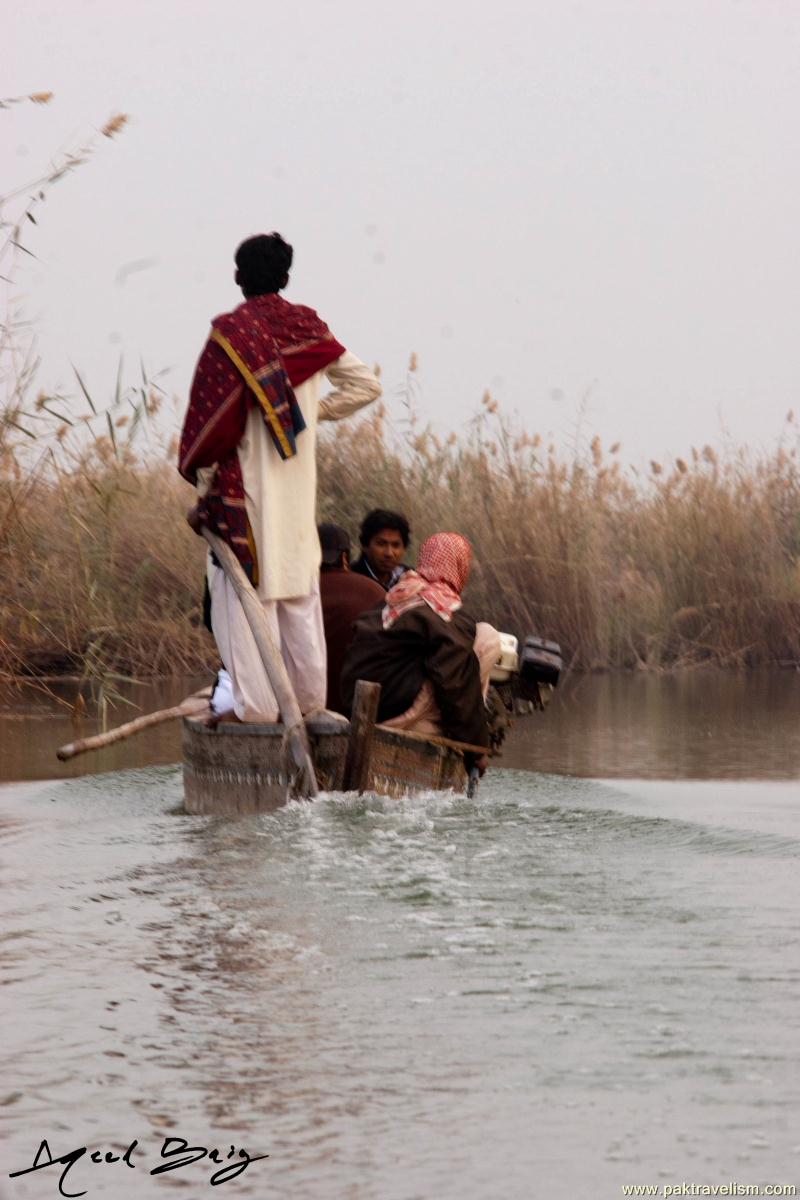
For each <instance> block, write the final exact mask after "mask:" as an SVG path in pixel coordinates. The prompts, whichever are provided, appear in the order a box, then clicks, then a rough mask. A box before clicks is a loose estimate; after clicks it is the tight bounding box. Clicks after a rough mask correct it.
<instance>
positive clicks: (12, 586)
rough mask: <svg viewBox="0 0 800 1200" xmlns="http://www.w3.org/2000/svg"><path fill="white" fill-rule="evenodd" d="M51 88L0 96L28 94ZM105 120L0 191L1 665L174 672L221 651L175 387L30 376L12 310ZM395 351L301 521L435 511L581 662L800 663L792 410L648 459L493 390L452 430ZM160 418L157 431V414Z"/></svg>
mask: <svg viewBox="0 0 800 1200" xmlns="http://www.w3.org/2000/svg"><path fill="white" fill-rule="evenodd" d="M51 99H52V94H51V93H50V92H38V93H34V94H32V95H29V96H22V97H16V98H14V99H11V100H4V101H0V108H2V109H4V110H11V109H13V108H14V107H15V106H18V105H20V104H33V105H35V106H36V107H37V108H39V109H41V108H42V107H43V106H47V105H48V104H49V103H50V101H51ZM127 120H128V118H127V117H126V116H125V115H124V114H116V115H113V116H112V117H110V118H109V119H108V121H106V123H105V124H104V125H103V126H102V127H100V128H99V129H97V130H96V131H95V132H94V133H93V134H92V135H91V136H89V137H87V138H86V139H85V140H84V141H83V142H81V143H80V144H79V145H78V146H77V148H76V149H75V150H73V151H65V152H62V153H61V154H59V155H58V156H57V157H56V158H55V159H54V160H52V162H51V163H50V165H49V166H48V167H47V168H46V169H45V170H44V171H43V172H42V174H41V175H40V176H39V177H38V178H35V179H34V180H32V181H31V182H30V183H29V184H27V185H25V186H24V187H22V188H17V189H15V190H13V191H11V192H9V193H8V194H7V195H6V196H3V197H0V273H1V274H2V281H3V285H4V288H5V297H6V302H5V304H4V313H5V317H4V321H3V323H2V329H0V368H2V370H1V372H0V373H1V374H2V387H3V391H2V393H0V679H1V678H5V679H13V678H17V677H27V678H30V677H32V676H39V677H41V676H43V675H48V674H53V673H71V674H73V673H78V674H80V675H82V676H83V677H84V678H85V679H87V680H91V681H94V682H99V684H100V687H101V690H102V689H105V690H106V692H108V690H109V689H110V688H111V687H113V680H114V677H115V675H125V676H130V675H133V676H139V677H142V676H148V675H164V674H178V673H180V674H183V673H193V672H195V671H200V670H205V669H206V668H207V667H212V666H214V665H215V664H216V653H215V650H214V647H213V643H212V640H211V638H210V636H209V634H208V633H207V632H206V631H205V629H204V628H203V624H202V614H201V596H202V575H203V560H204V551H205V546H204V543H203V542H202V541H201V540H200V539H199V538H197V537H196V536H195V535H194V534H193V533H192V532H191V531H190V530H189V528H188V526H187V525H186V523H185V521H184V519H183V516H184V513H185V510H186V509H187V508H188V506H189V505H190V504H191V503H192V496H193V493H192V491H191V489H190V488H189V487H188V486H187V485H186V484H184V483H183V481H181V480H180V479H179V477H178V475H177V472H176V470H175V467H174V461H175V453H176V442H177V438H176V436H175V435H176V431H177V429H178V428H179V425H180V420H181V416H182V410H183V407H184V405H183V402H182V401H178V402H176V404H175V408H174V411H173V412H170V413H166V412H165V411H164V405H165V403H168V398H167V396H166V394H165V392H164V391H163V390H162V383H163V380H161V379H159V377H158V376H156V377H151V376H150V375H148V372H147V371H146V370H145V368H144V366H142V367H141V371H140V373H139V375H138V376H137V379H136V381H135V382H133V383H131V382H124V381H123V375H124V372H123V369H122V364H120V371H119V374H118V377H117V380H116V384H115V386H114V387H113V388H112V389H111V391H110V395H109V396H108V397H106V398H104V399H103V400H102V401H100V400H99V399H98V398H96V397H94V396H93V395H92V394H91V393H90V391H89V389H88V388H87V386H86V384H85V382H84V380H83V378H82V377H81V376H80V375H79V374H78V372H75V378H74V387H73V388H72V389H71V394H66V393H63V394H62V393H60V392H59V393H49V392H45V391H42V390H40V383H39V378H38V360H37V354H36V347H35V334H34V333H33V332H32V331H31V330H30V329H29V327H28V325H27V323H26V322H25V321H24V320H23V319H22V317H21V315H20V312H19V310H18V309H17V307H16V301H15V299H14V296H15V288H16V286H17V285H16V276H17V272H18V269H19V265H20V262H22V261H28V260H29V258H31V257H33V251H32V250H31V249H30V247H29V246H28V245H26V241H27V239H28V237H29V236H32V234H33V232H34V231H35V228H36V226H37V224H38V220H39V216H40V214H41V210H42V206H43V204H44V202H45V200H46V199H47V198H48V195H49V192H50V190H51V189H52V187H53V186H54V185H56V184H58V183H59V182H60V180H62V179H64V178H65V177H67V176H68V175H71V174H72V173H73V172H74V171H75V170H76V169H77V168H82V167H83V166H84V165H85V164H87V163H89V162H90V161H91V160H92V158H93V156H94V155H95V153H96V151H97V149H98V148H99V147H100V146H101V145H103V146H105V145H107V144H108V141H107V140H108V139H114V138H115V137H116V136H117V135H118V134H119V133H120V132H121V131H122V130H123V129H124V127H125V125H126V123H127ZM415 370H416V361H415V356H412V361H411V363H410V365H409V374H408V377H407V380H406V385H405V387H404V389H403V390H402V394H401V396H400V397H399V401H400V404H399V406H398V405H395V406H394V407H395V408H398V411H399V412H400V414H401V415H400V416H399V417H398V415H397V412H395V420H394V422H392V421H390V420H389V416H388V415H387V411H386V409H385V408H384V407H383V406H382V405H381V406H378V407H376V408H375V409H374V410H373V411H372V412H370V413H369V414H367V415H365V416H364V417H362V418H361V419H360V420H357V421H354V422H345V423H343V424H342V425H341V426H340V427H335V428H332V429H327V430H325V431H324V432H323V433H322V435H321V444H320V449H319V516H320V518H321V519H327V520H334V521H337V522H338V523H340V524H342V525H344V526H346V528H347V529H348V530H349V532H350V534H351V537H352V538H353V546H354V550H355V548H356V533H357V530H358V527H359V524H360V521H361V518H362V517H363V515H364V513H365V512H366V511H367V510H369V509H370V508H373V507H388V508H392V509H399V510H401V511H403V512H405V513H406V514H407V515H408V516H409V518H410V520H411V524H412V529H413V534H414V544H413V545H412V547H411V557H412V558H413V550H414V547H415V546H417V545H419V543H420V541H421V540H422V539H424V538H425V537H426V536H427V535H428V534H430V533H432V532H433V531H435V530H437V529H456V530H458V531H460V532H462V533H464V534H465V535H466V536H467V537H468V538H469V539H470V540H471V541H472V543H473V546H474V549H475V566H474V569H473V574H472V579H471V581H470V584H469V586H468V592H467V601H468V603H469V605H470V606H471V608H472V609H473V610H474V611H475V613H476V614H478V615H480V616H481V617H483V618H486V619H488V620H491V621H492V622H494V623H495V624H496V625H498V626H500V627H501V628H503V629H507V630H509V631H511V632H515V633H517V634H525V633H527V632H531V631H535V632H537V633H539V634H541V635H546V636H548V637H552V638H554V639H556V640H558V641H559V642H560V643H561V645H562V647H563V650H564V653H565V658H566V661H567V662H568V663H569V664H570V665H571V666H572V667H573V668H575V669H584V670H593V669H604V668H628V669H632V668H634V669H635V668H644V669H672V668H680V667H695V666H699V665H703V664H713V665H717V666H725V667H742V666H757V665H767V664H775V663H778V662H790V663H794V662H795V661H797V660H798V659H800V565H799V560H800V465H799V464H798V458H797V447H798V432H797V427H796V423H795V418H794V415H793V414H792V413H789V414H788V416H787V422H786V427H785V430H784V434H783V436H782V438H781V440H780V442H779V443H778V445H777V446H776V447H775V448H774V449H773V450H772V451H770V452H766V451H765V452H761V453H752V452H747V451H745V450H737V449H735V448H728V449H727V450H724V451H722V452H720V451H719V450H718V449H717V448H714V447H711V446H705V447H702V448H700V449H693V450H691V451H690V452H689V453H687V455H686V457H685V458H676V459H675V460H674V461H672V462H663V463H662V462H658V461H653V462H652V463H651V464H650V467H649V469H648V470H647V471H646V472H638V471H637V470H635V469H634V468H632V467H625V466H624V465H623V461H622V459H621V453H620V447H619V446H618V445H612V446H611V447H609V449H608V450H607V451H606V450H605V449H604V448H603V447H602V446H601V444H600V441H599V439H598V438H594V440H593V441H591V442H588V443H587V442H585V441H580V440H578V442H576V444H575V445H574V446H572V447H571V448H570V449H569V450H568V451H565V450H564V448H563V447H561V446H558V445H553V444H551V443H549V442H548V441H547V440H545V441H543V440H542V439H541V438H540V437H539V436H538V435H535V434H533V433H531V432H529V431H526V430H525V429H523V428H518V427H516V426H515V425H514V423H513V422H512V421H510V420H509V419H507V418H506V417H505V416H504V415H503V414H502V413H501V412H499V411H498V407H497V404H496V402H495V401H494V400H493V399H492V398H491V396H489V395H488V394H487V395H485V396H484V398H483V403H482V405H481V406H480V408H479V410H478V412H477V413H476V415H475V416H474V417H472V418H471V419H470V420H469V421H468V422H467V423H466V425H465V426H464V428H463V430H462V432H461V434H460V435H458V436H457V435H455V434H452V435H450V437H449V438H447V440H442V439H440V438H439V437H438V436H437V435H436V434H435V433H434V432H433V431H432V430H431V428H430V427H426V426H425V425H424V422H423V421H422V420H421V418H420V415H419V414H420V413H421V412H422V411H424V407H425V406H424V404H423V403H422V402H421V400H420V397H419V393H418V391H417V388H416V377H415ZM165 431H166V433H165Z"/></svg>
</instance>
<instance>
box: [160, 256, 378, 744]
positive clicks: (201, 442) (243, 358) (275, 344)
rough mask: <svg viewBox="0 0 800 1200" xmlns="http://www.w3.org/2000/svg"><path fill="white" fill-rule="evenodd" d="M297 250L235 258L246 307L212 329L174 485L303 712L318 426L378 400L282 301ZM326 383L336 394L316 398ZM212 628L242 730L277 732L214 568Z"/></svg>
mask: <svg viewBox="0 0 800 1200" xmlns="http://www.w3.org/2000/svg"><path fill="white" fill-rule="evenodd" d="M292 256H293V252H292V247H291V246H290V245H288V244H287V242H285V241H284V240H283V238H282V237H281V236H280V234H278V233H270V234H260V235H258V236H257V237H252V238H248V239H247V241H245V242H242V244H241V245H240V246H239V248H238V250H237V251H236V255H235V261H236V275H235V279H236V283H237V284H238V285H239V287H240V288H241V289H242V292H243V294H244V297H245V299H244V303H242V304H240V305H239V306H238V308H236V309H234V310H233V312H231V313H226V314H224V315H223V316H220V317H216V318H215V319H214V320H213V321H212V322H211V334H210V336H209V339H208V341H207V343H206V346H205V349H204V350H203V352H202V354H201V356H200V361H199V362H198V364H197V369H196V371H195V376H194V381H193V383H192V390H191V395H190V399H189V408H188V411H187V413H186V418H185V421H184V425H183V433H182V435H181V445H180V457H179V467H178V469H179V471H180V473H181V475H183V477H184V478H185V479H188V480H189V482H190V483H193V484H196V486H197V490H198V495H199V503H198V506H197V509H196V510H194V514H193V516H192V517H191V518H190V523H191V524H192V525H193V527H195V528H198V525H200V524H205V525H207V526H208V528H209V529H211V530H212V531H213V532H214V533H216V534H217V535H218V536H219V537H221V538H222V539H223V540H225V541H226V542H228V544H229V545H230V546H231V548H232V549H233V551H234V553H235V554H236V556H237V558H238V559H239V562H240V563H241V564H242V566H243V568H244V569H245V571H246V572H247V574H248V576H249V577H250V580H251V582H252V584H253V586H254V588H255V589H256V592H257V594H258V597H259V599H260V600H261V603H262V605H263V607H264V612H265V614H266V616H267V620H268V621H269V624H270V627H271V630H272V636H273V638H274V640H275V643H276V645H278V646H280V648H281V653H282V655H283V659H284V662H285V664H286V669H287V671H288V673H289V678H290V679H291V681H292V684H293V686H294V689H295V694H296V696H297V700H298V703H299V705H300V709H301V711H302V712H303V713H304V714H305V713H309V712H312V711H314V710H316V709H319V708H323V707H324V705H325V691H326V668H325V636H324V631H323V626H322V610H321V606H320V598H319V566H320V545H319V538H318V536H317V527H316V520H315V507H316V490H317V473H316V431H317V420H333V421H335V420H339V419H340V418H341V417H347V416H350V415H351V414H352V413H355V412H357V411H358V410H359V409H360V408H362V407H363V406H364V405H365V404H369V403H370V402H371V401H373V400H375V399H376V398H377V397H378V396H379V395H380V394H381V387H380V384H379V383H378V381H377V379H376V378H375V376H374V375H373V373H372V371H370V370H369V368H368V367H366V366H365V365H364V363H362V362H361V361H360V360H359V359H358V358H356V356H355V355H354V354H351V353H350V352H349V351H347V350H346V349H345V348H344V346H342V345H341V344H340V343H339V342H337V341H336V339H335V338H334V336H333V334H332V333H331V331H330V330H329V329H328V326H327V325H326V324H325V322H324V321H322V320H321V319H320V318H319V317H318V316H317V314H316V313H315V312H314V310H313V309H311V308H306V307H304V306H303V305H299V304H290V303H289V302H288V301H287V300H285V299H284V298H283V297H282V296H281V295H279V293H280V292H281V291H282V290H283V289H284V288H285V287H286V285H287V283H288V282H289V269H290V267H291V264H292ZM323 376H324V377H326V378H327V379H328V380H329V381H330V383H331V384H333V389H334V390H333V391H331V392H329V393H328V394H327V395H326V396H322V397H321V396H320V392H321V387H322V382H323ZM208 584H209V590H210V593H211V625H212V629H213V633H214V637H215V639H216V642H217V647H218V649H219V652H220V655H221V657H222V661H223V662H224V664H225V667H226V669H227V671H228V673H229V674H230V676H231V679H232V682H233V699H234V711H235V713H236V716H237V717H238V718H239V719H240V720H242V721H257V722H274V721H277V720H279V711H278V704H277V701H276V699H275V696H274V693H273V691H272V688H271V687H270V685H269V682H268V680H267V676H266V672H265V670H264V668H263V666H262V664H261V658H260V656H259V654H258V650H257V648H256V644H255V640H254V638H253V635H252V632H251V630H250V626H249V625H248V623H247V619H246V617H245V615H244V611H243V610H242V607H241V605H240V603H239V601H238V599H237V597H236V594H235V592H234V590H233V588H232V586H231V584H230V583H229V582H228V580H227V578H226V576H225V574H224V572H223V571H222V569H221V568H220V567H218V566H216V565H215V563H214V560H213V556H209V564H208Z"/></svg>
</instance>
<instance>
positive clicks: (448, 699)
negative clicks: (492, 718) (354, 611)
mask: <svg viewBox="0 0 800 1200" xmlns="http://www.w3.org/2000/svg"><path fill="white" fill-rule="evenodd" d="M381 613H382V609H381V608H377V609H371V610H370V611H369V612H365V613H363V614H362V615H361V616H360V617H359V618H358V620H357V621H356V623H355V631H354V636H353V640H352V642H351V644H350V649H349V650H348V652H347V655H346V657H345V661H344V666H343V668H342V676H341V680H340V685H341V691H342V700H343V702H344V705H345V707H346V708H347V707H348V706H352V703H353V692H354V691H355V686H356V682H357V681H358V680H359V679H366V680H368V681H369V682H370V683H379V684H380V685H381V703H380V708H379V709H378V720H379V721H388V720H390V719H391V718H392V717H398V716H400V714H401V713H403V712H405V711H406V709H407V708H410V706H411V704H412V703H413V701H414V699H415V698H416V695H417V693H418V692H419V690H420V688H421V687H422V685H423V683H424V682H425V680H426V679H429V680H430V681H431V684H432V686H433V692H434V695H435V697H436V703H437V704H438V705H439V710H440V712H441V714H442V732H443V733H444V734H445V736H446V737H450V738H453V739H455V740H456V741H459V742H470V743H471V744H472V745H473V746H488V745H489V730H488V727H487V725H486V708H485V706H484V703H483V695H482V692H481V678H480V668H479V665H478V659H477V656H476V654H475V651H474V649H473V646H474V643H475V621H474V620H473V618H472V617H471V616H469V614H468V613H466V612H465V611H464V609H463V608H460V609H458V610H457V611H456V612H455V613H453V616H452V618H451V620H449V621H443V620H442V618H441V617H439V616H437V614H436V613H435V612H434V611H433V609H431V608H430V607H429V605H427V604H420V605H418V606H417V607H416V608H412V609H410V610H409V611H408V612H405V613H403V615H402V616H400V617H398V618H397V620H396V621H395V622H394V624H393V625H392V626H391V628H390V629H384V628H383V624H382V620H381Z"/></svg>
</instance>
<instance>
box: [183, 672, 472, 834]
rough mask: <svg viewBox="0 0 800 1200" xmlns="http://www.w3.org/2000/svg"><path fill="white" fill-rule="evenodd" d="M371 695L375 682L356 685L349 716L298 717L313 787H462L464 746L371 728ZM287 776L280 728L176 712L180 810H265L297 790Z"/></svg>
mask: <svg viewBox="0 0 800 1200" xmlns="http://www.w3.org/2000/svg"><path fill="white" fill-rule="evenodd" d="M379 696H380V688H379V687H378V685H377V684H364V683H359V685H358V687H357V694H356V702H355V704H354V708H353V719H352V721H347V720H345V719H344V718H342V719H341V720H336V719H335V718H333V717H331V716H328V715H325V716H321V717H316V718H311V719H309V720H308V721H306V723H305V725H306V731H307V733H308V738H309V742H310V744H311V751H312V757H313V760H314V767H315V771H316V777H317V784H318V786H319V788H320V790H322V791H356V792H375V793H377V794H379V795H382V796H391V797H399V796H406V795H409V794H414V793H419V792H423V791H430V790H437V791H438V790H454V791H463V790H464V789H465V787H466V785H467V775H466V771H465V768H464V756H463V750H464V749H472V748H471V747H461V745H460V743H457V742H451V741H449V740H448V739H447V738H427V737H424V736H422V735H420V734H416V733H407V732H403V731H400V730H394V729H387V728H385V727H384V726H381V725H376V724H375V723H374V720H375V714H376V713H377V708H378V698H379ZM294 774H295V770H294V765H293V762H292V759H291V754H290V753H289V748H288V745H287V739H286V729H285V727H284V726H283V725H244V724H239V723H228V722H219V723H218V724H216V725H213V724H209V722H208V721H207V720H206V719H203V718H200V717H197V716H190V717H184V719H183V784H184V797H185V803H186V811H187V812H190V813H206V814H209V813H211V814H220V815H223V814H231V813H254V812H266V811H270V810H272V809H275V808H278V807H280V806H281V805H282V804H285V803H286V802H287V800H289V799H292V798H293V796H294V795H296V794H297V793H296V789H295V787H294Z"/></svg>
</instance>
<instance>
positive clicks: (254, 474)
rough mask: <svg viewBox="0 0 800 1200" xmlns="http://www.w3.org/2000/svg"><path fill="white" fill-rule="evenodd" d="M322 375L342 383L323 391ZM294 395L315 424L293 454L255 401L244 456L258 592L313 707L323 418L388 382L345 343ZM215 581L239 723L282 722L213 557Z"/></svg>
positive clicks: (321, 690)
mask: <svg viewBox="0 0 800 1200" xmlns="http://www.w3.org/2000/svg"><path fill="white" fill-rule="evenodd" d="M323 375H324V376H327V378H328V380H329V381H330V382H331V383H332V384H333V387H334V390H333V391H332V392H329V393H328V394H327V395H326V396H323V397H322V398H321V399H320V390H321V387H322V380H323ZM294 394H295V396H296V397H297V401H298V403H299V405H300V409H301V411H302V413H303V419H304V421H305V423H306V428H305V429H304V430H303V432H302V433H300V434H298V436H297V453H296V454H295V455H294V457H293V458H289V459H282V458H281V457H280V455H279V454H278V451H277V450H276V448H275V445H274V443H273V441H272V438H271V437H270V436H269V434H268V433H267V430H266V427H265V424H264V419H263V417H262V416H261V412H260V410H259V409H257V408H256V407H255V405H253V406H252V407H251V409H250V412H249V414H248V417H247V425H246V427H245V433H244V437H243V438H242V440H241V442H240V443H239V447H238V454H239V462H240V464H241V468H242V478H243V481H244V492H245V503H246V506H247V516H248V519H249V521H250V528H251V529H252V531H253V539H254V541H255V547H256V555H257V561H258V587H257V589H256V591H257V594H258V597H259V599H260V600H261V603H262V606H263V608H264V612H265V614H266V617H267V620H268V622H269V625H270V629H271V631H272V636H273V639H274V641H275V643H276V645H277V646H279V647H280V651H281V655H282V657H283V661H284V663H285V664H286V669H287V671H288V674H289V678H290V680H291V681H292V685H293V687H294V690H295V694H296V696H297V700H298V703H299V705H300V711H301V712H302V713H303V714H304V715H305V714H307V713H310V712H313V711H315V710H317V709H321V708H324V707H325V696H326V689H327V670H326V654H325V632H324V629H323V625H322V606H321V603H320V598H319V567H320V560H321V551H320V545H319V537H318V535H317V522H316V500H317V456H316V442H317V421H318V420H320V421H326V420H327V421H338V420H340V419H341V418H342V417H348V416H350V415H352V414H353V413H355V412H358V410H359V409H360V408H363V407H364V405H366V404H369V403H370V402H371V401H373V400H375V399H377V397H378V396H379V395H380V394H381V385H380V384H379V383H378V380H377V379H376V377H375V375H374V374H373V373H372V371H370V369H369V367H367V366H365V365H364V363H362V362H361V360H360V359H358V358H356V356H355V354H351V353H350V352H349V351H345V353H344V354H342V355H341V356H340V357H339V358H337V359H336V361H335V362H332V363H330V365H329V366H327V367H326V368H325V370H324V371H318V372H317V374H316V375H312V376H311V378H310V379H307V380H306V382H305V383H302V384H300V385H299V387H296V388H295V389H294ZM204 474H205V472H202V471H201V472H198V475H200V476H203V475H204ZM201 487H202V485H201ZM208 586H209V591H210V592H211V627H212V629H213V631H214V637H215V639H216V642H217V647H218V649H219V652H220V655H221V657H222V661H223V663H224V664H225V668H226V670H227V671H228V673H229V674H230V677H231V680H232V683H233V711H234V712H235V714H236V716H237V717H238V718H239V720H240V721H252V722H258V723H270V722H276V721H278V720H279V719H280V716H279V711H278V702H277V700H276V699H275V695H274V693H273V691H272V688H271V687H270V685H269V682H268V680H267V676H266V672H265V670H264V667H263V666H262V663H261V657H260V655H259V653H258V649H257V647H256V643H255V639H254V638H253V634H252V631H251V629H250V626H249V625H248V623H247V618H246V617H245V615H244V610H243V608H242V606H241V604H240V603H239V600H238V598H237V596H236V593H235V592H234V590H233V588H232V586H231V584H230V582H229V581H228V579H227V577H226V575H225V573H224V571H222V569H221V568H219V567H216V566H215V565H214V564H213V562H212V560H211V557H210V556H209V560H208Z"/></svg>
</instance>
